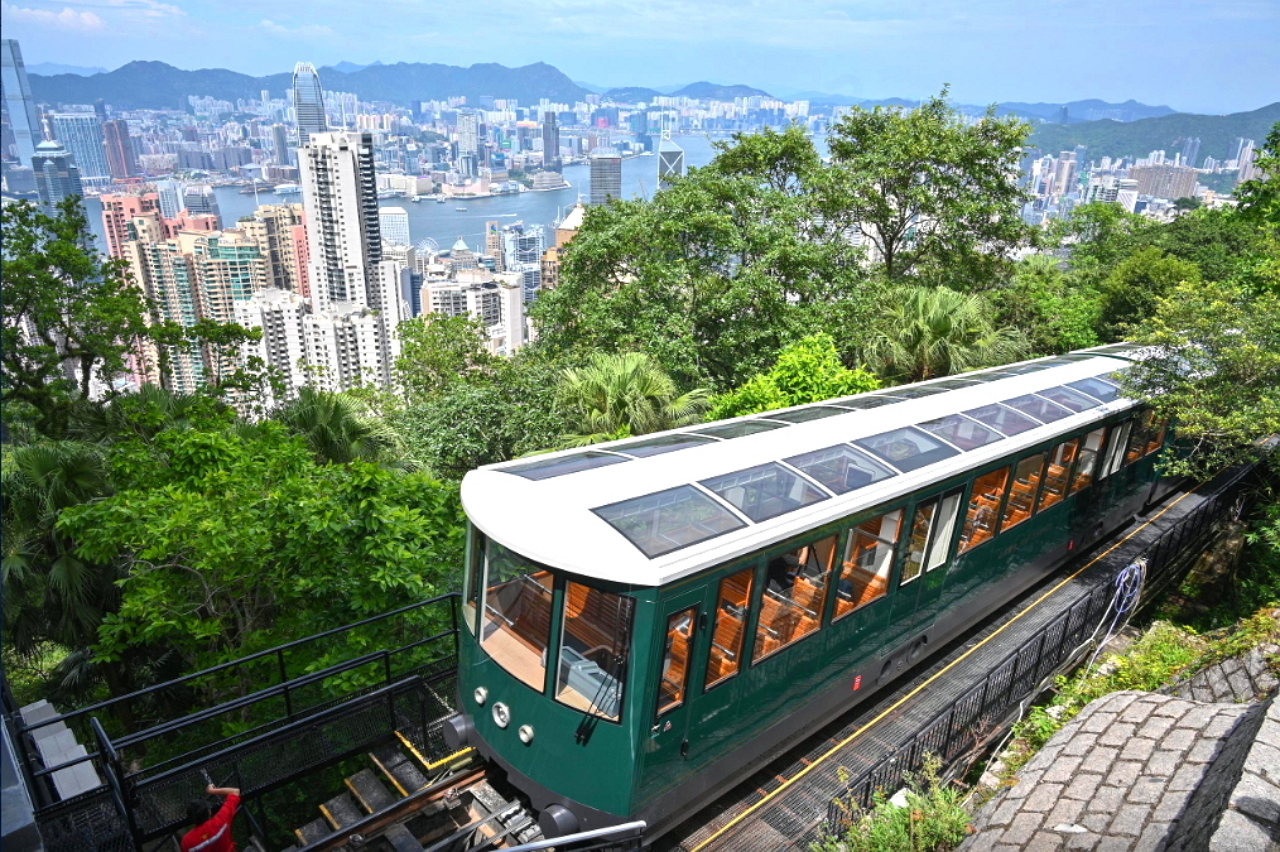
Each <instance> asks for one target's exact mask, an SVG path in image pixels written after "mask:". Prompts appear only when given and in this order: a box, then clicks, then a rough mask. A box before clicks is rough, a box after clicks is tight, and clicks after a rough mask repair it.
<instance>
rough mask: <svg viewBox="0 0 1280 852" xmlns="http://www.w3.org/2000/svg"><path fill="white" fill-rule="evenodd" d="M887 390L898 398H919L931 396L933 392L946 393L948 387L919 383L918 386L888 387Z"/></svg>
mask: <svg viewBox="0 0 1280 852" xmlns="http://www.w3.org/2000/svg"><path fill="white" fill-rule="evenodd" d="M889 390H890V392H891V393H892V394H893V395H894V396H896V397H898V398H899V399H920V398H921V397H925V396H933V395H934V394H935V393H946V392H947V391H948V390H950V388H940V387H938V386H937V385H921V386H919V387H897V388H890V389H889Z"/></svg>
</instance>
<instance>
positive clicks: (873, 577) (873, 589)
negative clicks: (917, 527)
mask: <svg viewBox="0 0 1280 852" xmlns="http://www.w3.org/2000/svg"><path fill="white" fill-rule="evenodd" d="M901 526H902V510H901V509H895V510H894V511H892V512H889V513H888V514H885V515H881V516H880V517H878V518H872V519H871V520H869V521H865V522H864V523H861V524H858V526H856V527H854V528H853V529H852V530H850V532H849V543H848V545H847V546H846V548H845V554H844V565H842V566H841V570H840V580H839V582H838V583H837V584H836V614H835V618H837V619H839V618H842V617H844V616H846V615H848V614H849V613H851V612H853V611H854V610H855V609H858V608H859V607H861V606H864V605H866V604H869V603H871V602H872V601H874V600H876V599H877V598H881V597H884V595H885V593H886V592H888V591H889V572H890V571H891V570H893V551H894V548H895V547H896V545H897V544H898V530H899V528H900V527H901Z"/></svg>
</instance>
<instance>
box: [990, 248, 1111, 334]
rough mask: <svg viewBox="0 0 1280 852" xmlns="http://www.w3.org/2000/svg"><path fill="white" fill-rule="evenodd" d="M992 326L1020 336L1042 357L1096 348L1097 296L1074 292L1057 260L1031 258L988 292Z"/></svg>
mask: <svg viewBox="0 0 1280 852" xmlns="http://www.w3.org/2000/svg"><path fill="white" fill-rule="evenodd" d="M988 295H989V298H990V300H991V304H992V306H993V307H994V308H995V317H994V323H995V325H997V326H1007V327H1010V328H1016V329H1019V330H1021V331H1022V332H1023V333H1024V334H1025V335H1026V336H1027V339H1028V341H1029V343H1030V347H1031V349H1030V351H1031V352H1032V353H1035V354H1040V355H1052V354H1058V353H1062V352H1069V351H1071V350H1074V349H1086V348H1088V347H1090V346H1097V345H1098V344H1099V342H1100V341H1099V339H1098V334H1097V332H1096V330H1095V327H1096V326H1097V325H1098V322H1099V309H1098V297H1097V293H1096V292H1095V291H1094V290H1093V289H1092V288H1088V287H1074V286H1072V282H1071V279H1070V278H1069V277H1068V276H1067V274H1066V273H1065V272H1063V270H1062V269H1061V268H1060V265H1059V261H1058V259H1057V258H1055V257H1052V256H1049V255H1043V254H1033V255H1031V256H1029V257H1026V258H1023V259H1022V260H1020V261H1019V262H1018V263H1017V264H1015V265H1014V268H1013V275H1012V277H1011V278H1010V280H1009V282H1008V283H1007V284H1005V285H1004V286H1002V287H1000V288H997V289H995V290H993V291H991V293H990V294H988Z"/></svg>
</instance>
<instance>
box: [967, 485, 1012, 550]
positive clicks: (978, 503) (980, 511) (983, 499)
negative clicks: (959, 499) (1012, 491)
mask: <svg viewBox="0 0 1280 852" xmlns="http://www.w3.org/2000/svg"><path fill="white" fill-rule="evenodd" d="M1008 484H1009V468H1007V467H1002V468H1000V469H999V470H993V471H991V472H990V473H985V474H983V475H982V476H979V477H978V478H977V480H975V481H974V483H973V494H972V495H971V496H970V497H969V511H968V514H966V515H965V519H964V531H963V532H962V533H961V534H960V549H959V550H960V553H964V552H965V551H966V550H972V549H973V548H975V547H977V546H978V545H980V544H982V543H983V542H984V541H989V540H990V539H992V538H994V537H995V534H996V526H997V524H998V522H999V520H1000V501H1001V499H1003V498H1004V491H1005V486H1007V485H1008Z"/></svg>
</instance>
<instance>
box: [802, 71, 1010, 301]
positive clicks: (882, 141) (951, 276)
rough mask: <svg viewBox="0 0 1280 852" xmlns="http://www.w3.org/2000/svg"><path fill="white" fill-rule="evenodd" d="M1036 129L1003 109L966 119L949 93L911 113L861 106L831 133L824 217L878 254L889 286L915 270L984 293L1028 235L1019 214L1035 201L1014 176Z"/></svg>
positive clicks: (920, 273) (944, 93)
mask: <svg viewBox="0 0 1280 852" xmlns="http://www.w3.org/2000/svg"><path fill="white" fill-rule="evenodd" d="M1029 130H1030V127H1029V125H1027V124H1025V123H1023V122H1021V121H1019V120H1018V119H1016V118H1013V117H1006V118H997V117H996V112H995V107H994V106H993V107H991V108H989V109H988V110H987V113H986V115H984V116H983V118H982V119H981V120H980V121H977V122H974V123H969V122H966V121H965V120H964V119H962V118H961V116H959V115H958V114H957V113H956V112H955V111H954V110H953V109H952V108H951V107H950V105H949V104H948V103H947V89H946V88H943V90H942V93H941V94H939V95H938V96H936V97H932V98H929V99H928V100H926V101H924V102H923V103H921V104H920V106H919V107H918V108H916V109H912V110H904V109H902V108H900V107H876V108H875V109H874V110H870V111H868V110H864V109H861V108H858V107H855V108H853V109H851V110H849V111H848V112H846V113H844V115H843V116H842V117H841V119H840V121H838V122H837V123H836V124H835V125H833V126H832V128H831V133H830V135H829V136H828V140H827V144H828V147H829V148H830V151H831V159H832V163H833V165H834V168H833V169H832V170H831V171H830V173H829V174H828V175H827V177H828V178H829V180H828V181H827V183H826V184H825V185H824V195H825V199H824V204H823V212H824V214H825V215H826V216H828V217H829V218H831V219H832V220H833V221H837V222H839V223H841V224H842V225H844V226H846V227H849V228H853V229H857V230H858V231H859V232H860V233H861V234H862V236H863V237H864V238H865V239H866V240H867V241H869V242H870V244H871V245H873V246H874V247H875V249H876V253H877V265H878V266H880V267H881V268H882V269H883V273H884V276H885V278H887V279H888V280H890V281H893V282H897V281H899V280H901V279H902V278H903V277H904V276H907V275H910V274H913V273H914V274H915V275H917V276H922V277H925V278H927V279H930V280H933V281H943V282H951V286H953V287H963V288H964V289H982V288H983V286H984V284H985V283H986V281H987V280H989V279H990V277H991V274H992V272H993V270H994V269H995V268H997V267H998V265H999V262H1000V260H1001V258H1003V257H1004V255H1005V254H1006V252H1007V251H1008V250H1009V249H1011V248H1013V247H1015V246H1016V245H1018V244H1019V243H1021V242H1022V241H1024V240H1025V239H1026V237H1027V229H1026V227H1025V226H1024V225H1023V223H1022V220H1021V217H1020V216H1019V212H1020V208H1021V205H1022V203H1023V202H1024V201H1025V200H1027V198H1028V197H1029V196H1027V195H1026V194H1025V193H1024V192H1023V191H1022V190H1021V189H1020V188H1019V187H1018V186H1017V185H1016V184H1015V183H1014V182H1013V181H1011V180H1009V177H1008V176H1009V174H1010V173H1011V172H1012V171H1013V170H1015V169H1016V168H1017V164H1018V157H1019V156H1020V153H1021V145H1022V143H1023V141H1024V140H1025V138H1026V135H1027V133H1028V131H1029Z"/></svg>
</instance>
